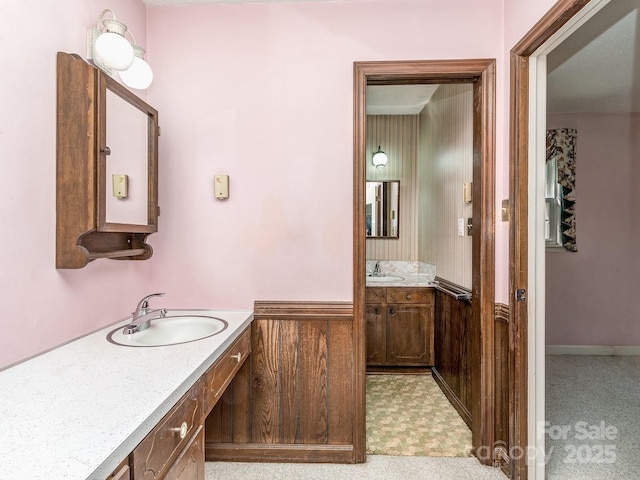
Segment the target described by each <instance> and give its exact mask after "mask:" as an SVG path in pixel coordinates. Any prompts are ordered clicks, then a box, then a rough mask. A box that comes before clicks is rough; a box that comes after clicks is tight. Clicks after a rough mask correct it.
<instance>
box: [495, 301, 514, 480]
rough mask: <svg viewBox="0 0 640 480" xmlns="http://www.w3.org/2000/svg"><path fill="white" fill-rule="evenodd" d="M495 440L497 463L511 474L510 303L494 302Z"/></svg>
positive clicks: (505, 471) (506, 472)
mask: <svg viewBox="0 0 640 480" xmlns="http://www.w3.org/2000/svg"><path fill="white" fill-rule="evenodd" d="M494 347H495V376H494V381H495V386H494V390H495V395H494V398H495V406H496V407H495V444H494V451H493V454H494V463H495V464H496V465H500V467H501V468H502V470H503V472H504V473H505V474H506V475H507V476H510V461H509V450H510V445H511V444H510V438H509V420H510V415H509V401H510V399H511V390H512V384H513V383H512V382H511V380H510V379H511V368H512V366H511V365H512V358H511V354H510V353H509V348H510V345H509V306H508V305H504V304H496V306H495V329H494Z"/></svg>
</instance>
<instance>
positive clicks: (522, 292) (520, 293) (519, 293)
mask: <svg viewBox="0 0 640 480" xmlns="http://www.w3.org/2000/svg"><path fill="white" fill-rule="evenodd" d="M526 301H527V290H526V289H525V288H518V289H517V290H516V302H526Z"/></svg>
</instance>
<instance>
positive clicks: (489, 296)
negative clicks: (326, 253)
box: [353, 60, 496, 464]
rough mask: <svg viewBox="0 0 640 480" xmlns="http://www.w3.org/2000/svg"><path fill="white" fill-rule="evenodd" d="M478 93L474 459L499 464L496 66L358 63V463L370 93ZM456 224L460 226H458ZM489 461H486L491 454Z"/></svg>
mask: <svg viewBox="0 0 640 480" xmlns="http://www.w3.org/2000/svg"><path fill="white" fill-rule="evenodd" d="M461 83H467V84H472V85H473V106H474V108H473V111H474V114H473V142H472V143H473V148H472V150H473V182H472V185H473V187H472V195H473V206H472V209H473V213H472V219H473V227H472V243H473V246H472V273H471V289H470V290H471V294H470V301H471V304H472V306H473V308H472V315H471V321H470V328H469V331H468V332H467V334H468V335H469V336H470V337H471V338H473V339H474V340H475V341H474V342H471V345H472V348H471V349H470V351H469V352H467V353H466V355H468V356H469V357H470V358H468V360H470V362H469V365H470V382H469V388H470V392H471V393H470V396H469V398H470V408H469V411H470V417H471V424H472V428H471V430H472V444H473V448H474V453H476V454H478V455H477V456H478V457H479V458H480V459H481V460H482V461H483V463H485V464H491V463H492V462H493V458H492V455H493V450H492V449H493V445H494V440H495V438H494V432H495V418H496V417H495V413H494V391H495V390H494V387H495V384H494V361H493V358H494V357H493V356H494V343H493V341H494V329H493V326H494V325H493V324H494V276H495V265H494V223H493V222H494V215H493V213H494V202H495V199H494V174H495V173H494V165H495V112H494V110H495V106H494V105H495V60H443V61H400V62H356V63H355V64H354V258H353V262H354V263H353V267H354V268H353V271H354V352H355V359H354V363H355V370H356V372H355V398H356V405H355V418H354V422H355V424H354V432H355V434H354V457H355V458H354V460H355V461H356V462H364V461H365V457H366V432H365V428H366V364H367V360H366V322H365V288H366V270H367V269H366V260H367V259H366V234H367V228H366V227H367V224H366V207H365V199H366V168H365V162H366V161H367V158H366V154H367V138H366V136H367V135H366V132H367V117H366V87H367V86H380V85H412V84H413V85H415V84H431V85H438V84H440V85H442V84H461ZM452 222H454V225H455V222H456V219H452ZM483 446H489V451H490V452H491V454H489V455H486V454H485V455H482V456H481V455H480V453H481V452H486V451H487V448H486V447H485V448H484V449H483V448H482V447H483Z"/></svg>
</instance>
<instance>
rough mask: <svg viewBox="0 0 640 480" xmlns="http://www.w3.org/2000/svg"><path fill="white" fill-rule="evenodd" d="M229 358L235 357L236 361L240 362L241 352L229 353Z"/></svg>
mask: <svg viewBox="0 0 640 480" xmlns="http://www.w3.org/2000/svg"><path fill="white" fill-rule="evenodd" d="M231 358H235V359H236V362H237V363H240V360H242V352H238V353H236V354H235V355H231Z"/></svg>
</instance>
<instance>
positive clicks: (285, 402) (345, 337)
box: [205, 302, 354, 463]
mask: <svg viewBox="0 0 640 480" xmlns="http://www.w3.org/2000/svg"><path fill="white" fill-rule="evenodd" d="M251 334H252V355H251V361H250V362H247V363H248V364H249V363H250V367H246V368H244V369H243V370H242V371H241V372H240V374H239V375H238V377H237V378H236V380H235V381H234V382H233V384H232V386H231V388H229V389H228V390H227V391H226V392H225V394H224V395H223V397H222V399H221V401H220V402H218V404H217V405H216V407H215V408H214V410H213V411H212V413H211V415H210V416H209V418H208V419H207V423H206V447H205V450H206V455H207V459H208V460H222V459H233V460H236V461H237V460H241V461H242V460H244V461H250V460H255V461H315V462H337V463H351V462H353V461H354V457H353V431H354V390H353V388H354V358H353V351H354V345H353V306H352V305H351V304H350V303H316V302H306V303H303V302H296V303H287V302H256V303H255V307H254V321H253V324H252V332H251Z"/></svg>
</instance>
